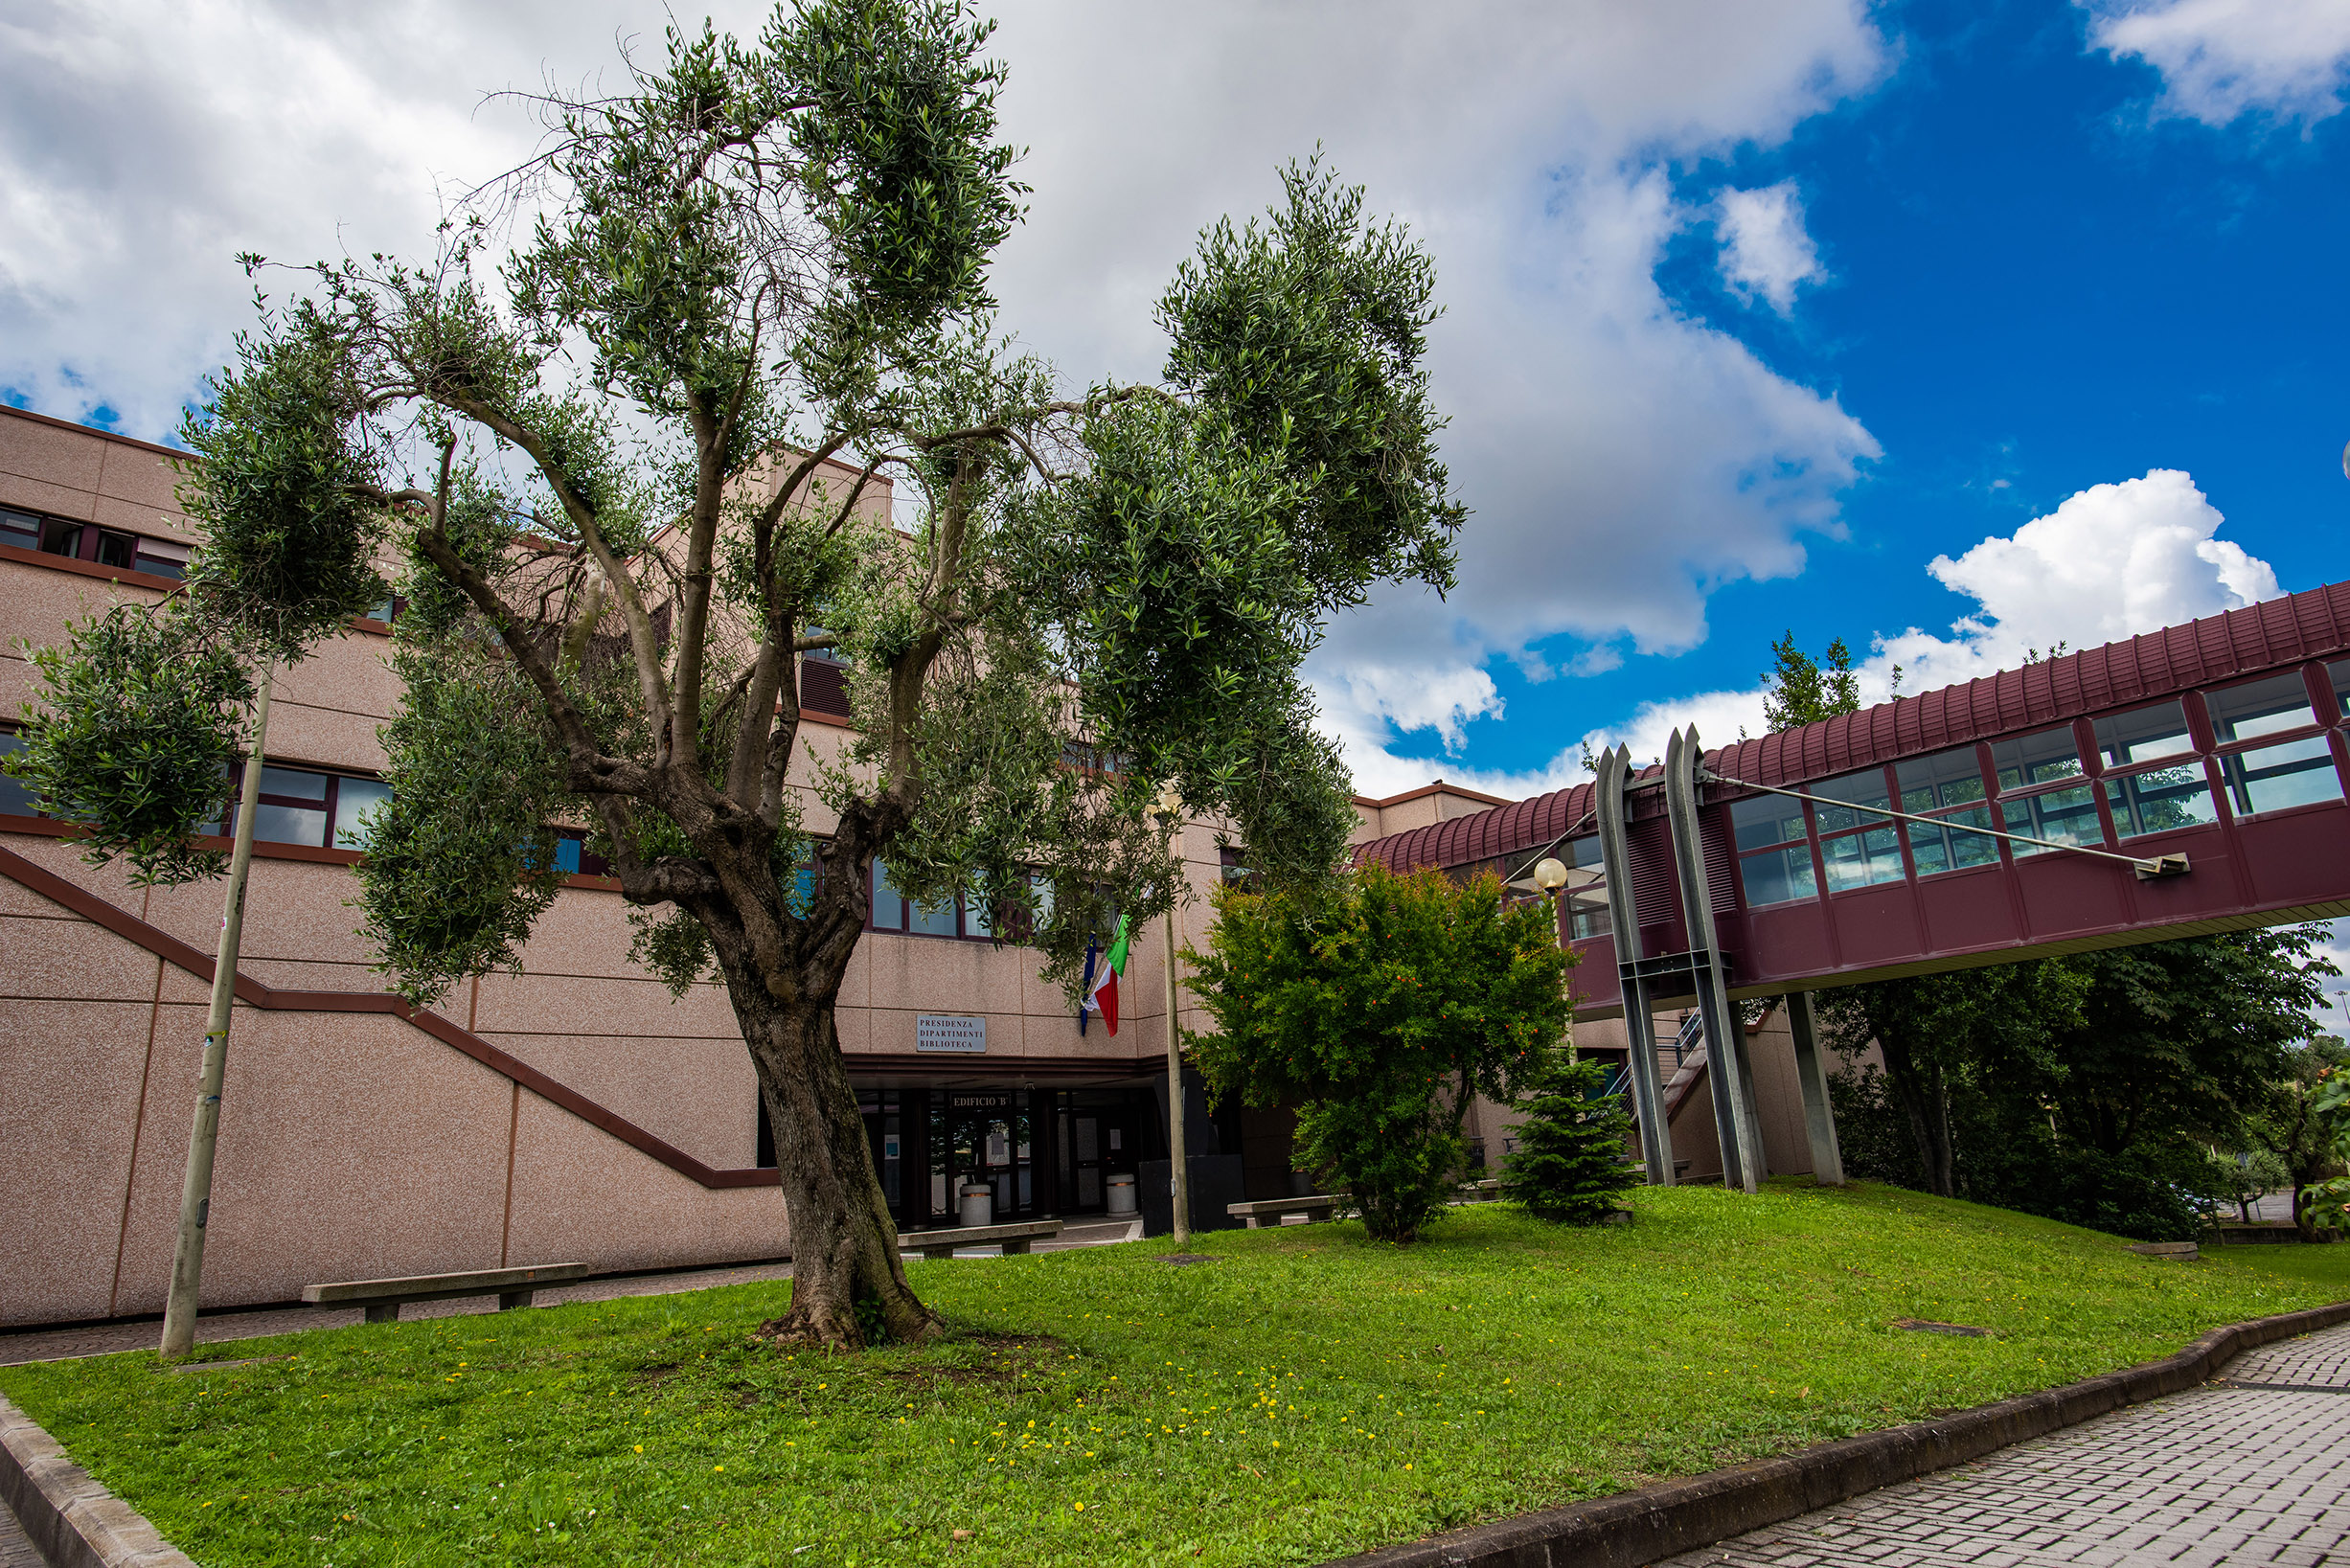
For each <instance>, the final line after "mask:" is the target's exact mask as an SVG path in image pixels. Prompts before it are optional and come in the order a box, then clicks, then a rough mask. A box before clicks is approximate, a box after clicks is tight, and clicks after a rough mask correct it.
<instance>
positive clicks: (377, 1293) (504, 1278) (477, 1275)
mask: <svg viewBox="0 0 2350 1568" xmlns="http://www.w3.org/2000/svg"><path fill="white" fill-rule="evenodd" d="M585 1278H587V1265H586V1264H585V1263H541V1264H539V1265H538V1266H537V1267H536V1268H478V1269H475V1270H473V1271H472V1272H471V1273H468V1274H418V1275H415V1276H413V1277H411V1278H408V1279H404V1280H346V1281H344V1282H343V1283H342V1284H306V1285H304V1286H303V1287H302V1299H303V1300H304V1301H306V1302H309V1303H311V1304H312V1305H313V1306H318V1307H366V1308H367V1321H368V1322H370V1323H393V1322H397V1321H398V1320H399V1309H400V1307H403V1306H405V1305H406V1304H408V1303H410V1302H420V1301H451V1300H454V1299H455V1298H457V1297H459V1296H495V1297H497V1299H498V1310H499V1311H501V1312H507V1311H512V1310H513V1308H515V1307H528V1306H530V1304H531V1295H532V1293H533V1292H534V1291H537V1290H543V1289H545V1288H546V1287H547V1286H548V1285H551V1284H563V1283H564V1282H565V1281H568V1280H583V1279H585Z"/></svg>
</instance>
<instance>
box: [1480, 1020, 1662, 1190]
mask: <svg viewBox="0 0 2350 1568" xmlns="http://www.w3.org/2000/svg"><path fill="white" fill-rule="evenodd" d="M1607 1074H1608V1069H1607V1067H1606V1065H1605V1064H1604V1063H1601V1062H1597V1061H1577V1060H1575V1059H1574V1058H1573V1057H1570V1056H1566V1055H1564V1054H1562V1055H1561V1056H1559V1057H1558V1058H1557V1059H1556V1060H1555V1061H1554V1062H1553V1063H1552V1064H1551V1066H1550V1068H1549V1070H1548V1071H1547V1072H1544V1073H1543V1074H1541V1075H1540V1077H1539V1078H1537V1079H1536V1080H1535V1083H1534V1089H1533V1092H1532V1093H1530V1094H1529V1095H1527V1096H1526V1098H1525V1099H1523V1100H1520V1101H1519V1102H1517V1108H1518V1109H1519V1110H1521V1111H1523V1112H1525V1113H1526V1120H1525V1121H1524V1122H1522V1123H1520V1124H1519V1125H1518V1128H1517V1148H1516V1149H1515V1150H1513V1151H1512V1152H1511V1154H1510V1155H1509V1157H1508V1158H1507V1159H1506V1160H1504V1161H1503V1162H1502V1169H1501V1194H1502V1196H1504V1197H1506V1198H1509V1199H1511V1200H1513V1201H1515V1202H1517V1203H1522V1204H1524V1205H1525V1206H1526V1212H1527V1213H1529V1214H1531V1215H1533V1216H1535V1217H1536V1218H1538V1219H1547V1220H1550V1221H1552V1222H1553V1223H1555V1224H1561V1225H1595V1224H1597V1223H1599V1221H1600V1220H1602V1219H1604V1218H1605V1217H1607V1216H1608V1215H1609V1214H1612V1213H1614V1212H1616V1210H1617V1207H1618V1206H1617V1204H1616V1195H1617V1194H1618V1193H1625V1192H1629V1191H1630V1190H1631V1189H1632V1188H1633V1187H1636V1186H1638V1185H1639V1182H1640V1175H1639V1172H1638V1171H1637V1170H1634V1169H1633V1167H1632V1166H1631V1165H1630V1164H1628V1163H1627V1162H1626V1160H1625V1157H1624V1156H1625V1149H1624V1140H1625V1137H1626V1136H1627V1135H1628V1134H1629V1133H1630V1132H1631V1117H1630V1116H1629V1115H1627V1114H1626V1113H1625V1110H1624V1097H1623V1096H1622V1095H1620V1094H1602V1093H1601V1092H1600V1090H1601V1089H1602V1087H1603V1086H1604V1085H1605V1083H1606V1081H1607Z"/></svg>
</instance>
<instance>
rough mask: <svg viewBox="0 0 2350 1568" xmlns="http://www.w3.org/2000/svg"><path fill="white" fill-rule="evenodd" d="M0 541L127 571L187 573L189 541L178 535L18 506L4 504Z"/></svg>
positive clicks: (177, 575)
mask: <svg viewBox="0 0 2350 1568" xmlns="http://www.w3.org/2000/svg"><path fill="white" fill-rule="evenodd" d="M0 544H5V545H12V546H13V547H15V548H16V549H18V550H34V551H38V552H39V553H40V554H42V555H44V556H63V557H66V558H67V559H68V560H85V561H88V562H90V563H91V564H92V565H95V566H109V567H113V568H115V569H116V570H118V571H124V572H146V573H148V574H150V575H152V576H155V577H168V578H173V579H178V578H184V577H186V576H187V575H188V546H186V545H184V544H181V543H179V542H178V541H176V540H173V539H155V538H149V537H148V536H147V535H146V534H128V533H125V532H123V531H122V530H120V529H112V528H100V527H99V526H98V525H97V524H95V523H77V522H75V521H73V520H72V519H71V518H66V517H44V516H41V515H40V514H39V513H37V512H31V511H18V510H17V509H16V508H14V507H0Z"/></svg>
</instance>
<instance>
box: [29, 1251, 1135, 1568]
mask: <svg viewBox="0 0 2350 1568" xmlns="http://www.w3.org/2000/svg"><path fill="white" fill-rule="evenodd" d="M1134 1228H1135V1223H1134V1222H1133V1221H1131V1220H1117V1221H1114V1222H1106V1223H1094V1224H1084V1225H1070V1226H1067V1227H1065V1228H1064V1229H1063V1230H1062V1231H1061V1235H1060V1237H1059V1238H1057V1239H1055V1240H1052V1241H1045V1242H1039V1243H1038V1245H1037V1249H1036V1250H1037V1251H1038V1252H1062V1251H1066V1250H1068V1249H1069V1248H1071V1247H1099V1246H1107V1245H1109V1244H1111V1243H1114V1242H1118V1241H1124V1240H1126V1239H1128V1238H1129V1234H1130V1233H1131V1232H1132V1231H1133V1230H1134ZM992 1250H994V1249H992V1248H991V1249H979V1250H975V1251H973V1252H971V1253H969V1254H963V1253H958V1254H956V1256H957V1257H958V1258H961V1257H967V1256H968V1257H970V1258H979V1257H981V1256H982V1255H983V1254H984V1253H985V1252H987V1251H992ZM789 1278H791V1264H790V1263H789V1262H788V1261H785V1262H774V1263H743V1264H738V1265H735V1266H733V1267H728V1268H697V1269H690V1270H684V1271H680V1272H677V1273H669V1274H636V1275H628V1276H625V1277H618V1278H611V1279H602V1280H582V1281H581V1282H580V1283H579V1284H573V1285H559V1286H557V1287H555V1288H553V1289H549V1290H541V1291H540V1292H538V1298H537V1305H539V1306H541V1307H557V1306H560V1305H561V1304H563V1303H564V1302H575V1301H611V1300H614V1299H615V1298H618V1297H621V1296H669V1295H675V1294H677V1293H679V1292H681V1291H687V1290H710V1289H715V1288H716V1287H718V1286H719V1285H726V1284H752V1283H753V1282H756V1281H764V1280H787V1279H789ZM496 1310H497V1298H495V1297H494V1296H468V1297H463V1298H460V1299H459V1300H456V1301H428V1302H418V1303H416V1304H415V1305H413V1306H410V1307H402V1308H401V1309H400V1314H399V1315H400V1317H401V1319H402V1320H403V1321H405V1320H407V1319H410V1318H445V1317H459V1316H464V1315H467V1314H470V1313H475V1312H494V1311H496ZM365 1318H366V1313H365V1312H363V1311H362V1310H361V1309H360V1308H358V1307H268V1308H264V1309H262V1310H261V1311H254V1312H220V1313H215V1314H212V1315H209V1316H204V1317H199V1318H197V1319H196V1323H195V1338H196V1343H197V1344H199V1345H211V1344H217V1343H219V1342H221V1341H223V1340H231V1339H259V1338H262V1337H263V1336H265V1335H268V1334H291V1333H299V1332H301V1331H302V1330H304V1329H347V1328H350V1327H351V1326H352V1325H353V1324H354V1323H359V1322H363V1321H365ZM162 1331H163V1325H162V1320H161V1319H151V1320H149V1319H142V1320H140V1321H137V1322H128V1323H96V1324H86V1325H80V1326H75V1327H70V1328H64V1329H26V1330H21V1331H17V1332H0V1367H9V1366H17V1365H21V1364H22V1363H24V1362H27V1361H61V1360H65V1359H68V1358H70V1357H73V1356H81V1355H111V1354H114V1353H115V1352H120V1351H151V1350H153V1349H154V1348H155V1340H156V1336H157V1335H158V1334H160V1333H161V1332H162ZM6 1511H7V1510H6V1509H5V1508H0V1513H5V1512H6ZM0 1568H16V1565H15V1564H13V1563H11V1562H10V1561H9V1560H8V1559H7V1558H6V1557H0Z"/></svg>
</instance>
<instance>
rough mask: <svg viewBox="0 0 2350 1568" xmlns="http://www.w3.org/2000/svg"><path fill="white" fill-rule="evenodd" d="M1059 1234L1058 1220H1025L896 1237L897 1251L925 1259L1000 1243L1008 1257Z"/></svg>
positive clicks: (909, 1232) (913, 1233) (911, 1232)
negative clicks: (921, 1256) (966, 1248)
mask: <svg viewBox="0 0 2350 1568" xmlns="http://www.w3.org/2000/svg"><path fill="white" fill-rule="evenodd" d="M1060 1234H1061V1221H1060V1220H1058V1219H1024V1220H1021V1221H1020V1222H1019V1223H1017V1224H1015V1225H964V1226H961V1227H959V1228H957V1229H955V1230H950V1231H906V1232H903V1233H901V1235H900V1236H899V1238H898V1250H899V1251H901V1252H919V1253H921V1254H922V1255H923V1256H924V1258H952V1257H953V1256H954V1255H955V1249H956V1248H957V1247H984V1246H988V1245H990V1244H991V1243H992V1242H996V1241H1001V1242H1002V1243H1003V1244H1004V1256H1005V1257H1007V1258H1009V1257H1012V1256H1014V1255H1015V1254H1017V1253H1023V1252H1026V1251H1027V1250H1028V1249H1029V1247H1030V1246H1031V1245H1032V1244H1034V1243H1036V1242H1038V1241H1050V1240H1051V1239H1052V1238H1054V1237H1056V1236H1059V1235H1060Z"/></svg>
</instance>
